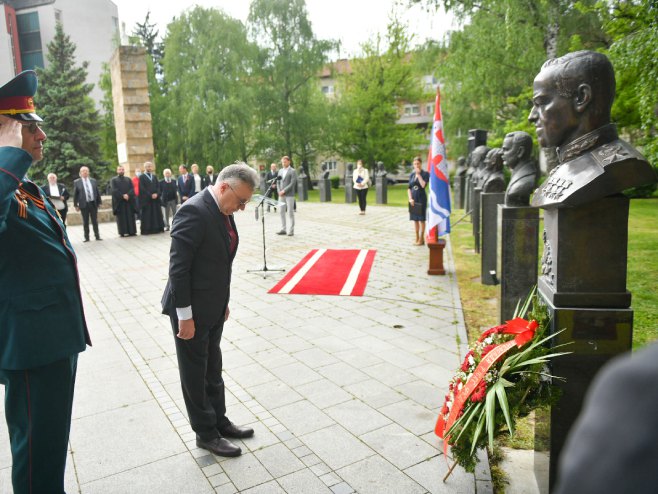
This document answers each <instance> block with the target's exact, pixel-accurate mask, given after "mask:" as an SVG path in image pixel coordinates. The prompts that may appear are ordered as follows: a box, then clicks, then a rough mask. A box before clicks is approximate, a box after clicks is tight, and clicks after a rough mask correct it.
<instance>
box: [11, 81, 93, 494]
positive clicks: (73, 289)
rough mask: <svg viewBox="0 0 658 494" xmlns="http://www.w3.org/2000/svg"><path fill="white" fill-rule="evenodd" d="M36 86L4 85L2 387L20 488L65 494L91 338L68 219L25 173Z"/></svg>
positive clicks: (38, 150) (33, 148)
mask: <svg viewBox="0 0 658 494" xmlns="http://www.w3.org/2000/svg"><path fill="white" fill-rule="evenodd" d="M36 89H37V77H36V74H35V73H34V71H31V70H28V71H25V72H21V73H20V74H19V75H18V76H16V77H15V78H14V79H13V80H11V81H10V82H8V83H7V84H5V85H4V86H2V87H0V384H3V385H4V388H5V393H4V399H5V417H6V420H7V428H8V429H9V432H10V434H9V441H10V443H11V455H12V473H11V477H12V485H13V492H15V493H27V492H34V493H37V492H48V493H58V494H61V493H63V492H64V470H65V468H66V455H67V447H68V439H69V431H70V428H71V407H72V406H73V389H74V387H75V375H76V368H77V362H78V354H79V353H80V352H82V351H84V350H85V347H86V345H87V344H91V343H90V340H89V334H88V332H87V326H86V323H85V316H84V312H83V308H82V299H81V296H80V285H79V282H78V275H77V268H76V258H75V254H74V252H73V247H72V246H71V243H70V242H69V239H68V236H67V235H66V230H65V228H64V223H62V221H61V220H60V218H59V216H58V215H57V211H56V210H55V208H54V207H53V205H52V204H51V203H50V202H49V201H48V200H46V199H45V197H44V196H43V194H42V193H41V189H40V188H39V187H37V186H36V185H35V184H34V183H32V182H30V181H29V180H28V179H26V178H24V177H25V175H26V174H27V172H28V170H29V168H30V166H31V165H32V163H35V162H37V161H39V160H41V159H42V158H43V142H44V141H45V140H46V134H45V133H44V132H43V130H41V127H39V124H38V122H41V118H40V117H39V116H38V115H37V114H36V113H35V108H34V101H33V96H34V93H35V92H36ZM3 490H4V489H3Z"/></svg>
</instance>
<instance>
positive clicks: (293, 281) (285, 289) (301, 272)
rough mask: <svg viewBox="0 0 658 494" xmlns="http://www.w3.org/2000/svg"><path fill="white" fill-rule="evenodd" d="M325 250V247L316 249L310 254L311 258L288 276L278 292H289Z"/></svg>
mask: <svg viewBox="0 0 658 494" xmlns="http://www.w3.org/2000/svg"><path fill="white" fill-rule="evenodd" d="M325 252H327V249H318V251H317V252H316V253H315V254H313V255H312V256H311V258H310V259H309V260H308V261H306V264H304V265H303V266H302V267H301V268H300V269H299V271H297V272H296V273H295V276H293V277H292V278H290V280H289V281H288V283H286V284H285V285H284V286H283V288H281V290H279V293H290V291H291V290H292V289H293V288H295V286H296V285H297V283H299V281H300V280H301V279H302V278H303V277H304V276H305V275H306V273H308V272H309V271H310V270H311V268H312V267H313V265H314V264H315V263H316V262H318V260H319V259H320V258H321V257H322V255H323V254H324V253H325Z"/></svg>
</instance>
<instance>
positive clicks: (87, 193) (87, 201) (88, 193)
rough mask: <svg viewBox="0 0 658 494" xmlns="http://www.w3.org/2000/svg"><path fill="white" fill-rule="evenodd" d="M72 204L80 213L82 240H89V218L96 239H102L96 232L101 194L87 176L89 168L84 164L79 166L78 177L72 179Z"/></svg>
mask: <svg viewBox="0 0 658 494" xmlns="http://www.w3.org/2000/svg"><path fill="white" fill-rule="evenodd" d="M73 205H74V206H75V210H76V211H80V213H81V214H82V227H83V229H84V233H85V240H84V241H85V242H89V218H91V224H92V226H93V227H94V236H95V237H96V240H102V239H101V235H100V233H98V206H100V205H101V195H100V193H99V192H98V184H97V183H96V180H95V179H93V178H90V177H89V168H87V167H86V166H83V167H81V168H80V178H76V179H75V180H74V181H73Z"/></svg>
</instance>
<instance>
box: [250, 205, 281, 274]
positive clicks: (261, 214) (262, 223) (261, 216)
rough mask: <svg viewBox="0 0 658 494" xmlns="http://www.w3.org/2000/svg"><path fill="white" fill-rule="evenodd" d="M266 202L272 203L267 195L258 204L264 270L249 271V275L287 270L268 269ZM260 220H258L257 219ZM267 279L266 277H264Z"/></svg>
mask: <svg viewBox="0 0 658 494" xmlns="http://www.w3.org/2000/svg"><path fill="white" fill-rule="evenodd" d="M265 201H271V199H269V198H268V197H267V196H266V195H265V194H263V197H261V199H260V202H259V203H258V204H256V214H258V208H260V219H261V225H262V227H263V228H262V230H263V268H262V269H248V270H247V273H267V272H268V271H285V269H272V268H268V267H267V256H266V253H265V251H266V249H265ZM256 219H258V218H256ZM263 277H264V278H265V276H263Z"/></svg>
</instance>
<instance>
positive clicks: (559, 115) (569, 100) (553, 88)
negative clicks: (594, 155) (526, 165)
mask: <svg viewBox="0 0 658 494" xmlns="http://www.w3.org/2000/svg"><path fill="white" fill-rule="evenodd" d="M559 70H560V69H559V67H547V68H545V69H543V70H542V71H541V72H539V74H537V77H535V81H534V83H533V90H534V92H533V96H532V110H531V111H530V115H528V120H529V121H530V122H532V123H533V124H535V128H536V131H537V141H538V142H539V145H540V146H542V147H555V146H563V145H564V144H568V143H570V142H571V141H573V140H574V139H576V138H577V137H580V136H579V135H578V131H579V128H580V121H581V118H582V113H581V112H579V111H577V109H576V96H575V95H574V96H573V97H566V96H563V95H561V94H560V93H559V91H558V87H557V84H556V82H557V81H556V78H557V77H558V71H559Z"/></svg>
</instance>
